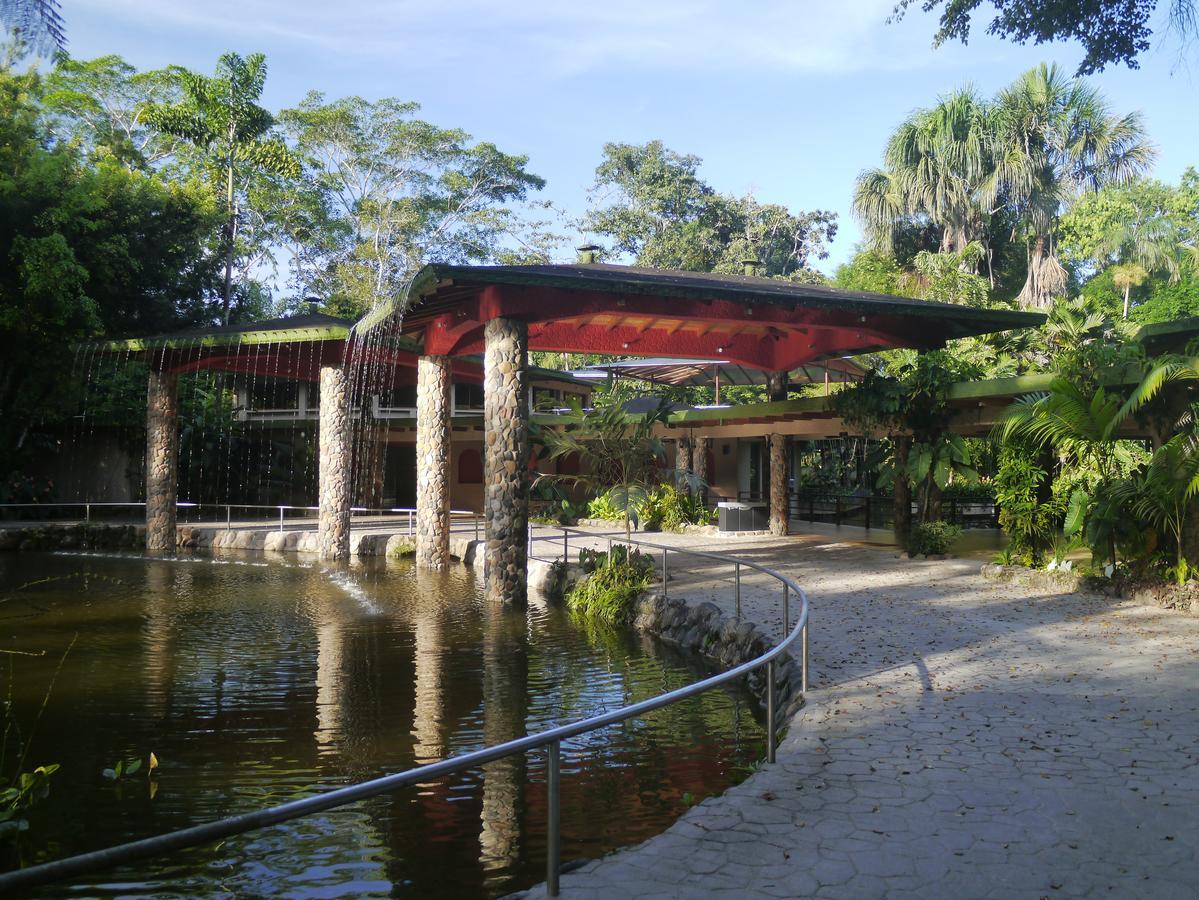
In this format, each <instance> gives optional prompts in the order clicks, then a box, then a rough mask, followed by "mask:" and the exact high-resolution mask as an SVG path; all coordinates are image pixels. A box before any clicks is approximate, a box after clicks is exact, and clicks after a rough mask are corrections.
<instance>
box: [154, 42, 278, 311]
mask: <svg viewBox="0 0 1199 900" xmlns="http://www.w3.org/2000/svg"><path fill="white" fill-rule="evenodd" d="M176 72H177V75H178V78H179V83H180V88H181V91H182V95H183V96H182V99H180V100H179V101H178V102H177V103H170V104H154V105H151V106H150V107H149V108H148V109H147V110H146V121H148V122H149V123H150V124H151V125H153V126H154V127H155V128H157V129H158V130H159V131H161V132H163V133H164V134H168V135H173V136H174V137H177V138H181V139H183V140H185V141H188V142H189V143H191V144H192V145H193V146H194V147H195V149H196V151H197V152H198V153H199V154H200V157H201V159H202V161H203V164H204V166H205V167H206V169H207V170H208V174H209V177H210V179H211V181H212V183H213V185H214V187H215V188H216V189H217V191H218V192H219V195H220V196H221V197H222V198H223V204H224V207H225V225H224V233H223V235H222V244H223V253H222V256H223V259H224V280H223V284H222V288H221V320H222V321H223V322H228V321H229V312H230V304H231V299H232V292H233V269H234V264H235V259H236V255H237V246H238V231H239V228H240V227H241V225H242V222H243V217H244V214H245V210H244V209H243V205H242V203H243V200H244V198H245V196H246V189H247V187H248V183H249V181H250V179H251V178H252V177H253V176H255V175H259V174H267V175H276V176H282V177H288V178H294V177H297V176H298V175H299V174H300V165H299V162H298V161H297V160H296V158H295V156H294V155H292V153H291V152H290V151H289V150H288V149H287V146H286V145H285V144H284V143H283V141H282V140H280V139H278V138H276V137H271V136H270V132H271V129H272V127H273V125H274V121H275V120H274V117H273V116H272V115H271V114H270V113H269V112H267V111H266V110H265V109H263V108H262V107H261V106H259V105H258V98H259V97H261V96H262V89H263V87H264V85H265V84H266V74H267V66H266V57H265V56H264V55H263V54H261V53H252V54H250V55H249V56H247V57H245V58H242V57H241V56H239V55H238V54H236V53H225V54H222V55H221V57H220V59H218V60H217V66H216V73H215V75H213V76H211V77H209V76H205V75H199V74H197V73H195V72H189V71H187V70H186V69H179V70H176Z"/></svg>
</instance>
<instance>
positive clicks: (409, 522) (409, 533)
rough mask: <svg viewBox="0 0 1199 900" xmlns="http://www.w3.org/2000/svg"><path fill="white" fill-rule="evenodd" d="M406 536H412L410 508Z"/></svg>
mask: <svg viewBox="0 0 1199 900" xmlns="http://www.w3.org/2000/svg"><path fill="white" fill-rule="evenodd" d="M408 537H412V510H408Z"/></svg>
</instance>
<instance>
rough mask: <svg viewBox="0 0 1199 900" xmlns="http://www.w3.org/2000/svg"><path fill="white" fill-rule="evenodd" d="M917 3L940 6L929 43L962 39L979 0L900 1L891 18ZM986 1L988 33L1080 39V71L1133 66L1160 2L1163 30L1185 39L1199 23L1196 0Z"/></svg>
mask: <svg viewBox="0 0 1199 900" xmlns="http://www.w3.org/2000/svg"><path fill="white" fill-rule="evenodd" d="M917 3H919V5H920V8H921V9H922V10H923V11H924V12H932V11H933V10H935V9H938V8H942V7H943V9H942V12H941V23H940V26H941V27H940V28H939V29H938V31H937V33H936V36H935V38H934V39H933V46H940V45H941V44H943V43H944V42H945V41H948V40H960V41H961V42H962V43H963V44H964V43H966V41H967V39H968V38H969V37H970V28H971V25H972V24H973V23H972V21H971V20H972V18H973V16H974V14H975V13H976V12H977V11H978V8H979V7H980V6H982V5H983V0H899V2H898V3H897V4H896V6H895V12H894V13H893V14H892V20H895V19H900V18H902V17H903V15H904V13H905V12H907V10H908V8H909V7H910V6H913V5H915V4H917ZM987 5H988V7H990V8H993V9H994V11H995V17H994V18H993V19H992V20H991V23H990V24H989V25H988V26H987V33H988V34H993V35H997V36H999V37H1002V38H1007V39H1008V40H1013V41H1015V42H1016V43H1018V44H1023V43H1026V42H1028V41H1032V42H1033V43H1034V44H1043V43H1046V42H1049V41H1058V40H1077V41H1078V42H1079V43H1081V44H1082V46H1083V48H1084V49H1085V50H1086V54H1085V55H1084V56H1083V59H1082V62H1081V63H1079V66H1078V74H1079V75H1091V74H1093V73H1095V72H1100V71H1102V70H1103V69H1105V68H1107V66H1109V65H1112V64H1113V63H1124V64H1125V65H1127V66H1128V67H1129V68H1130V69H1135V68H1138V67H1139V63H1138V62H1137V58H1138V57H1139V56H1140V55H1141V54H1142V53H1144V52H1145V51H1146V50H1148V49H1149V39H1150V38H1151V37H1153V27H1152V22H1151V18H1152V16H1153V14H1154V12H1155V11H1157V10H1158V9H1159V8H1160V7H1162V6H1164V7H1165V8H1166V12H1165V15H1164V16H1162V18H1163V19H1164V22H1163V24H1165V25H1166V29H1167V31H1173V32H1174V33H1175V34H1176V36H1177V37H1178V38H1179V39H1180V40H1181V41H1182V42H1183V43H1184V44H1186V43H1188V42H1189V41H1190V39H1191V38H1193V37H1194V35H1195V33H1196V25H1197V24H1199V10H1196V4H1195V0H1160V2H1159V0H988V3H987Z"/></svg>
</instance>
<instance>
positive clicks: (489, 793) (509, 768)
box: [479, 604, 529, 882]
mask: <svg viewBox="0 0 1199 900" xmlns="http://www.w3.org/2000/svg"><path fill="white" fill-rule="evenodd" d="M485 615H486V616H487V621H486V623H485V625H484V632H483V743H484V744H485V745H486V746H488V747H491V746H494V745H495V744H502V743H504V742H505V741H511V740H515V739H516V738H518V737H524V735H525V717H526V715H527V713H528V680H529V655H528V645H527V642H526V641H527V638H526V632H525V618H524V616H523V615H522V614H521V613H519V612H517V611H514V610H511V609H507V608H505V607H503V606H500V605H498V604H490V605H489V606H488V608H487V611H486V613H485ZM525 769H526V766H525V756H524V754H517V755H515V756H509V757H506V758H504V759H497V760H496V761H495V762H492V763H488V764H487V765H485V766H484V767H483V809H482V812H481V818H482V824H483V828H482V831H481V832H480V834H479V845H480V848H481V851H482V852H481V853H480V861H481V862H482V864H483V872H484V879H485V881H486V882H492V881H499V880H500V878H501V877H502V876H503V875H504V874H506V873H508V874H510V873H511V869H512V867H513V866H514V865H515V863H516V862H517V860H518V859H519V857H520V851H521V845H520V836H521V816H520V813H521V810H522V809H523V808H524V797H523V794H524V785H525V781H526V771H525Z"/></svg>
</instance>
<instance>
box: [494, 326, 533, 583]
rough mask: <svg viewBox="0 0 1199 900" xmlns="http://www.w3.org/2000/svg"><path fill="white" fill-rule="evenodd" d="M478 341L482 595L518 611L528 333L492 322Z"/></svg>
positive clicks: (523, 558)
mask: <svg viewBox="0 0 1199 900" xmlns="http://www.w3.org/2000/svg"><path fill="white" fill-rule="evenodd" d="M484 338H485V340H486V343H487V352H486V355H485V357H484V361H483V379H484V381H483V424H484V431H485V433H486V442H485V446H484V452H483V481H484V485H483V515H484V517H485V519H486V522H487V548H486V551H485V553H484V557H483V559H484V564H483V572H484V579H485V580H486V583H487V589H486V595H487V599H488V600H489V601H492V602H500V603H511V604H515V605H518V606H524V605H525V603H526V601H527V600H528V587H529V583H528V582H529V560H528V547H527V544H526V542H527V541H528V530H529V485H528V459H529V427H528V426H529V400H528V392H527V391H526V383H527V362H528V355H529V353H528V350H529V329H528V326H527V325H526V324H525V323H524V322H519V321H516V320H515V319H503V318H496V319H491V320H490V321H489V322H488V323H487V324H486V326H485V327H484Z"/></svg>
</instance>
